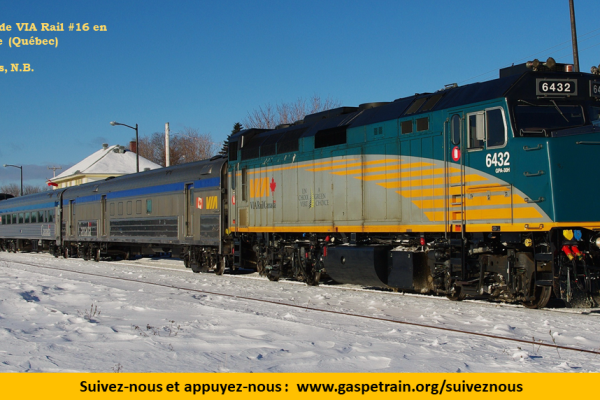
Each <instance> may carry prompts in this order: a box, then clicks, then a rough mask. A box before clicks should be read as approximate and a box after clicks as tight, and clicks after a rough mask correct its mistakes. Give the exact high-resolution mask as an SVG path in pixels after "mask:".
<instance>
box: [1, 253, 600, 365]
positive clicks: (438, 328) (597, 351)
mask: <svg viewBox="0 0 600 400" xmlns="http://www.w3.org/2000/svg"><path fill="white" fill-rule="evenodd" d="M3 261H9V262H11V263H15V264H22V265H27V266H30V267H35V268H45V269H50V270H55V271H62V272H71V273H74V274H81V275H88V276H95V277H100V278H108V279H114V280H119V281H125V282H135V283H140V284H145V285H151V286H158V287H164V288H168V289H176V290H182V291H188V292H194V293H202V294H211V295H213V296H221V297H227V298H234V299H241V300H247V301H255V302H259V303H266V304H273V305H278V306H284V307H290V308H297V309H302V310H309V311H314V312H321V313H327V314H335V315H344V316H348V317H355V318H363V319H368V320H372V321H380V322H389V323H394V324H400V325H408V326H415V327H419V328H424V329H435V330H440V331H445V332H452V333H460V334H465V335H472V336H478V337H484V338H488V339H496V340H505V341H509V342H515V343H521V344H527V345H534V346H540V347H549V348H553V349H558V350H570V351H577V352H581V353H588V354H596V355H600V350H588V349H582V348H577V347H567V346H561V345H557V344H554V343H546V342H543V341H541V340H540V341H539V342H536V341H531V340H525V339H517V338H509V337H505V336H498V335H491V334H487V333H480V332H471V331H465V330H461V329H454V328H444V327H439V326H433V325H427V324H420V323H416V322H409V321H399V320H396V319H389V318H383V317H374V316H369V315H361V314H354V313H349V312H344V311H334V310H327V309H322V308H316V307H308V306H302V305H298V304H289V303H284V302H280V301H275V300H266V299H260V298H255V297H249V296H240V295H235V294H227V293H219V292H212V291H209V290H202V289H193V288H186V287H181V286H173V285H167V284H163V283H156V282H147V281H140V280H137V279H129V278H121V277H116V276H108V275H102V274H95V273H92V272H83V271H76V270H72V269H65V268H57V267H48V266H43V265H37V264H32V263H26V262H23V261H14V260H3ZM5 268H6V267H5ZM30 272H31V271H30Z"/></svg>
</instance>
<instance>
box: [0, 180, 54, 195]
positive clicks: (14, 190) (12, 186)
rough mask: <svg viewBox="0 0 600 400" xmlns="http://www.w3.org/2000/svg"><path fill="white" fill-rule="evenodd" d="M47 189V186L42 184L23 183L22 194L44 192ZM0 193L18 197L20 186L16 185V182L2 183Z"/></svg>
mask: <svg viewBox="0 0 600 400" xmlns="http://www.w3.org/2000/svg"><path fill="white" fill-rule="evenodd" d="M47 190H48V188H46V187H44V186H33V185H23V195H24V196H27V195H28V194H34V193H40V192H45V191H47ZM0 193H6V194H12V195H13V196H15V197H18V196H20V194H21V186H19V185H17V184H16V183H9V184H7V185H2V186H0Z"/></svg>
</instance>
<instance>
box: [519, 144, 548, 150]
mask: <svg viewBox="0 0 600 400" xmlns="http://www.w3.org/2000/svg"><path fill="white" fill-rule="evenodd" d="M543 148H544V146H543V145H542V144H541V143H540V144H538V145H537V146H535V147H527V146H523V150H525V151H534V150H541V149H543Z"/></svg>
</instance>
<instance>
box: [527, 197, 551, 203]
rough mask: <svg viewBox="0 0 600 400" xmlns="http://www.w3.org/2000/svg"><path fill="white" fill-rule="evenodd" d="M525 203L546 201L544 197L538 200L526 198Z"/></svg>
mask: <svg viewBox="0 0 600 400" xmlns="http://www.w3.org/2000/svg"><path fill="white" fill-rule="evenodd" d="M524 200H525V203H541V202H542V201H544V200H546V199H545V198H543V197H540V198H538V199H537V200H531V199H530V198H529V197H525V199H524Z"/></svg>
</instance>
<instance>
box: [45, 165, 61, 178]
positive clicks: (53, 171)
mask: <svg viewBox="0 0 600 400" xmlns="http://www.w3.org/2000/svg"><path fill="white" fill-rule="evenodd" d="M48 169H51V170H52V178H56V170H57V169H62V167H48Z"/></svg>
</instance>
